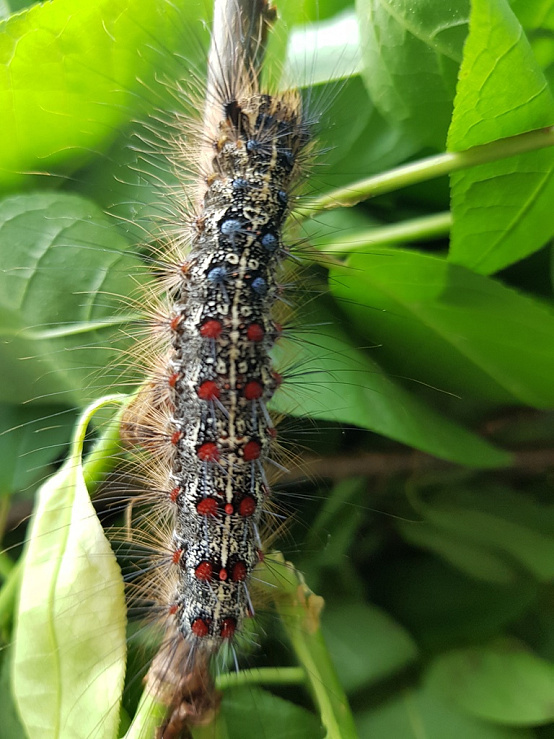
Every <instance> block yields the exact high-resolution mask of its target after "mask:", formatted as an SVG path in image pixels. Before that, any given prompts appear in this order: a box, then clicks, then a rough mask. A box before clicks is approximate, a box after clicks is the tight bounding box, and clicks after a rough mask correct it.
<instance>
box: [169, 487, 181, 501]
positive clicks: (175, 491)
mask: <svg viewBox="0 0 554 739" xmlns="http://www.w3.org/2000/svg"><path fill="white" fill-rule="evenodd" d="M180 492H181V488H180V487H179V486H177V487H174V488H173V490H172V491H171V492H170V493H169V499H170V500H171V502H172V503H176V502H177V498H178V497H179V493H180Z"/></svg>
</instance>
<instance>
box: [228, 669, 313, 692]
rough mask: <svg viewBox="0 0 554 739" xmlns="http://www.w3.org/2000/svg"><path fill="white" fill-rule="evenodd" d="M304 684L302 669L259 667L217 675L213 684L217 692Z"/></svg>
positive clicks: (304, 678) (304, 674)
mask: <svg viewBox="0 0 554 739" xmlns="http://www.w3.org/2000/svg"><path fill="white" fill-rule="evenodd" d="M305 682H306V672H305V671H304V669H303V668H302V667H259V668H258V669H256V670H241V671H240V672H227V673H225V674H224V675H219V677H217V678H216V681H215V684H216V687H217V689H218V690H228V689H229V688H237V687H240V686H243V685H303V684H304V683H305Z"/></svg>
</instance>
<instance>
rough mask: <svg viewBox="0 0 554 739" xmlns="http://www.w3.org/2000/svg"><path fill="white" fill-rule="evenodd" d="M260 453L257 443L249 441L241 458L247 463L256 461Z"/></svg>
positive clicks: (260, 449)
mask: <svg viewBox="0 0 554 739" xmlns="http://www.w3.org/2000/svg"><path fill="white" fill-rule="evenodd" d="M261 451H262V447H261V445H260V444H259V442H257V441H249V442H247V443H246V444H245V445H244V449H243V450H242V456H243V457H244V459H245V460H246V461H247V462H252V460H254V459H258V457H259V456H260V454H261Z"/></svg>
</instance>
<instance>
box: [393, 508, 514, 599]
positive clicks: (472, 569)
mask: <svg viewBox="0 0 554 739" xmlns="http://www.w3.org/2000/svg"><path fill="white" fill-rule="evenodd" d="M454 520H455V515H454ZM396 527H397V528H398V530H399V531H400V533H401V534H402V537H403V538H404V539H405V540H406V541H408V542H410V544H414V545H415V546H418V547H421V548H423V549H427V550H428V551H430V552H436V553H437V554H438V555H440V556H441V557H443V558H444V559H445V560H446V561H447V562H449V563H450V564H451V565H453V566H454V567H457V568H458V569H459V570H461V571H462V572H465V573H467V574H468V575H469V576H470V577H474V578H476V579H478V580H485V581H486V582H494V583H499V584H500V585H509V584H510V583H515V582H517V580H518V576H519V573H518V572H517V571H514V568H513V567H512V566H510V564H509V563H507V562H506V561H505V560H504V558H503V557H502V556H501V555H499V554H496V553H494V552H491V551H490V550H489V549H488V548H487V546H486V543H487V542H485V543H484V544H483V545H481V546H480V545H479V543H477V542H475V541H471V542H468V541H465V540H464V537H463V536H461V535H460V532H459V531H458V530H457V528H456V530H455V532H451V531H444V530H442V529H440V528H439V527H437V526H434V525H432V524H429V523H427V522H425V521H397V523H396Z"/></svg>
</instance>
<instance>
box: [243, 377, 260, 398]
mask: <svg viewBox="0 0 554 739" xmlns="http://www.w3.org/2000/svg"><path fill="white" fill-rule="evenodd" d="M263 394H264V388H263V385H262V384H261V383H259V382H257V381H256V380H252V381H251V382H247V383H246V386H245V388H244V397H245V398H246V400H257V398H261V397H262V395H263Z"/></svg>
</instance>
